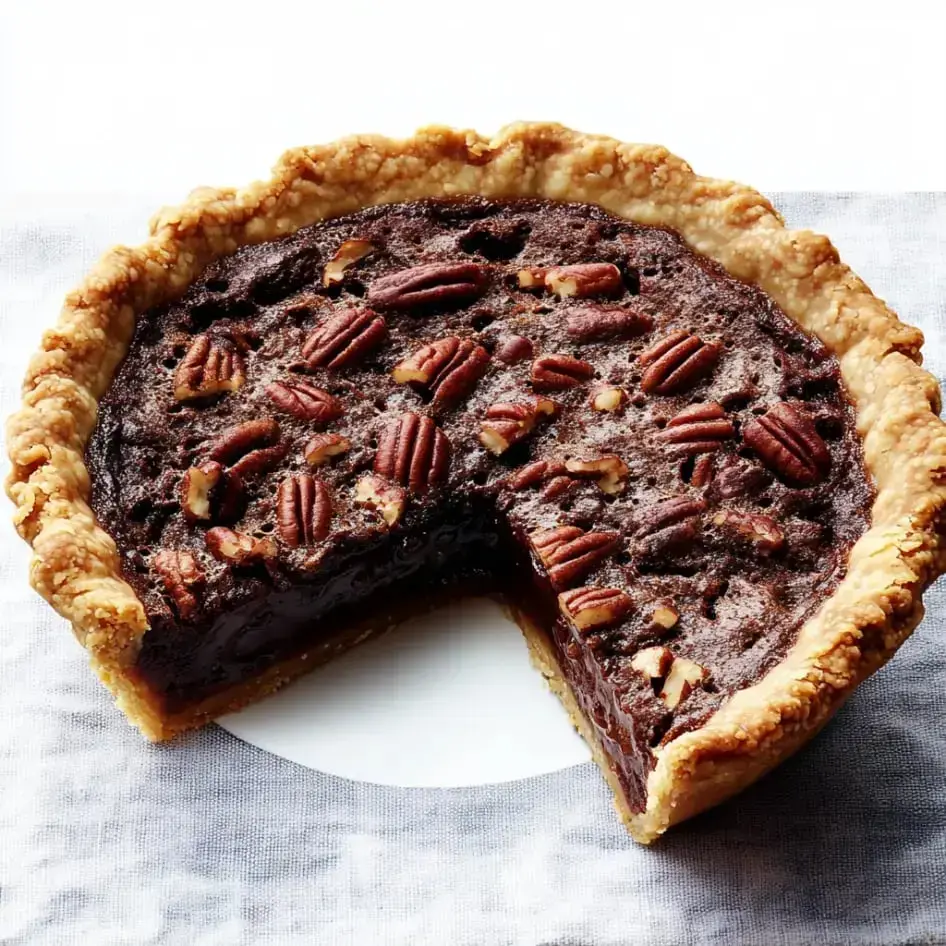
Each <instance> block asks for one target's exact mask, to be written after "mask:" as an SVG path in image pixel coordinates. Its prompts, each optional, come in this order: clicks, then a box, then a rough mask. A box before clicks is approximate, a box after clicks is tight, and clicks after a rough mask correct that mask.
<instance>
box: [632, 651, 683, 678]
mask: <svg viewBox="0 0 946 946" xmlns="http://www.w3.org/2000/svg"><path fill="white" fill-rule="evenodd" d="M672 663H673V654H672V653H671V652H670V651H669V650H668V649H667V648H666V647H646V648H645V649H644V650H639V651H638V652H637V653H636V654H635V655H634V657H633V658H632V659H631V667H632V668H633V669H634V670H636V671H637V672H638V673H639V674H640V675H641V676H642V677H643V678H644V679H645V680H646V681H647V682H648V683H649V682H650V681H651V680H659V679H660V678H661V677H665V676H666V675H667V671H668V670H669V669H670V665H671V664H672Z"/></svg>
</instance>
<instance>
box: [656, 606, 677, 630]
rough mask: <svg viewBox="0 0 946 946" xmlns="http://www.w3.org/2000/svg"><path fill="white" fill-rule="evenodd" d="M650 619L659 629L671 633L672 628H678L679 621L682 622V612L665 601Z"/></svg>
mask: <svg viewBox="0 0 946 946" xmlns="http://www.w3.org/2000/svg"><path fill="white" fill-rule="evenodd" d="M650 619H651V621H653V623H654V624H656V625H657V627H662V628H663V629H664V630H665V631H669V630H670V628H672V627H676V624H677V621H679V620H680V612H679V611H678V610H677V609H676V608H675V607H674V606H673V605H672V604H669V603H667V602H666V601H663V602H659V603H658V604H657V606H656V607H655V608H654V610H653V611H652V612H651V614H650Z"/></svg>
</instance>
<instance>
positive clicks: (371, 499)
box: [355, 476, 407, 526]
mask: <svg viewBox="0 0 946 946" xmlns="http://www.w3.org/2000/svg"><path fill="white" fill-rule="evenodd" d="M406 502H407V495H406V493H405V492H404V490H403V489H402V488H401V487H400V486H398V485H397V484H396V483H392V482H391V481H390V480H386V479H384V478H383V477H380V476H363V477H362V478H361V479H360V480H359V481H358V483H357V485H356V486H355V504H356V505H357V506H367V507H368V508H369V509H375V510H377V511H378V512H379V513H380V514H381V518H382V519H383V520H384V521H385V522H386V523H387V524H388V525H389V526H393V525H394V524H395V523H396V522H397V521H398V519H400V518H401V516H402V515H403V514H404V505H405V503H406Z"/></svg>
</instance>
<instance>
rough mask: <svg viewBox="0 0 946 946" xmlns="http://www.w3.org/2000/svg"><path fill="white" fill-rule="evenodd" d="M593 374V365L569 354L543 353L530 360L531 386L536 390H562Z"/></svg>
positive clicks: (591, 376)
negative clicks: (539, 356)
mask: <svg viewBox="0 0 946 946" xmlns="http://www.w3.org/2000/svg"><path fill="white" fill-rule="evenodd" d="M594 374H595V368H594V365H590V364H588V362H587V361H582V360H581V359H580V358H572V356H571V355H543V356H542V357H541V358H536V360H535V361H533V362H532V386H533V387H534V388H535V389H536V390H537V391H564V390H566V389H568V388H573V387H575V386H576V385H579V384H581V383H582V382H583V381H588V380H589V379H591V378H593V377H594Z"/></svg>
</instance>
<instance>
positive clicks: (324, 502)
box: [276, 473, 332, 548]
mask: <svg viewBox="0 0 946 946" xmlns="http://www.w3.org/2000/svg"><path fill="white" fill-rule="evenodd" d="M331 521H332V497H331V495H330V494H329V490H328V487H327V486H326V485H325V483H323V482H322V481H321V480H317V479H316V478H315V477H314V476H312V474H311V473H294V474H292V475H290V476H287V477H286V478H285V479H284V480H283V481H282V482H281V483H280V484H279V489H278V490H277V492H276V524H277V525H278V526H279V535H280V537H281V538H282V540H283V542H285V543H286V545H288V546H289V547H290V548H298V547H299V546H300V545H315V543H316V542H321V541H322V539H324V538H325V537H326V536H327V535H328V532H329V524H330V523H331Z"/></svg>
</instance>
